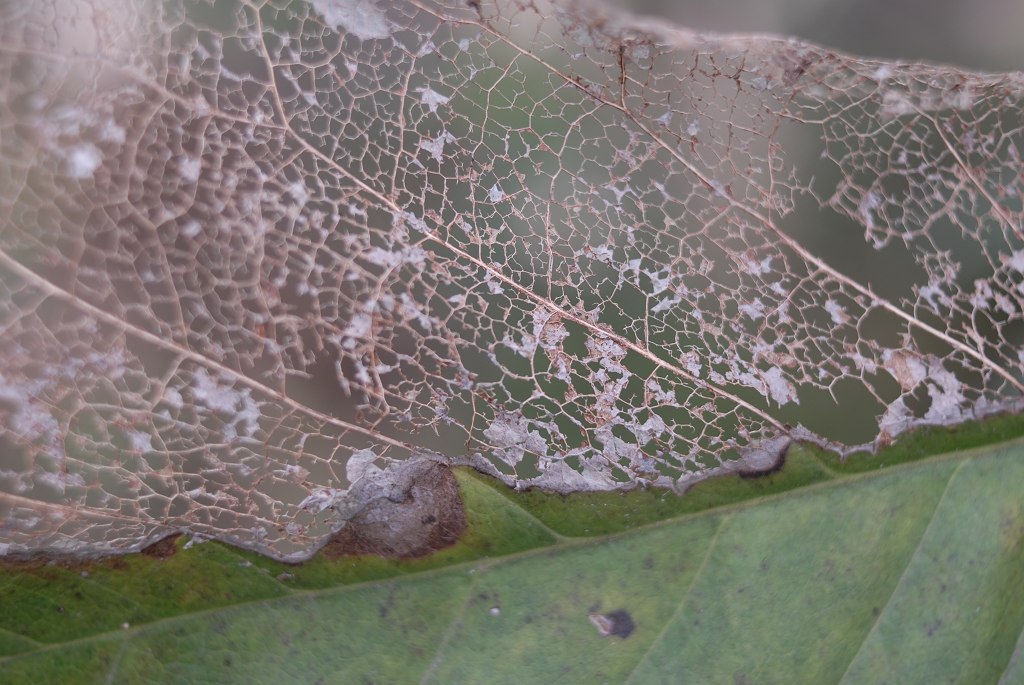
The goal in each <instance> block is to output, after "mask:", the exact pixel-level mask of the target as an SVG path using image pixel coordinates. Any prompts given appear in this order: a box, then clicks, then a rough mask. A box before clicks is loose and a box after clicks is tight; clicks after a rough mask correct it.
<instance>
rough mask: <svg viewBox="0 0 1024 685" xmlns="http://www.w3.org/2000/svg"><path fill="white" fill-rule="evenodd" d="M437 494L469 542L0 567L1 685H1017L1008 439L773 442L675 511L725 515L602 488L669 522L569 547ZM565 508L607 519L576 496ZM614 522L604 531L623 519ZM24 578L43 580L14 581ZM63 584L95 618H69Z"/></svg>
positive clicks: (1022, 539) (533, 526) (497, 501)
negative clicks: (779, 459) (853, 467)
mask: <svg viewBox="0 0 1024 685" xmlns="http://www.w3.org/2000/svg"><path fill="white" fill-rule="evenodd" d="M1004 421H1005V420H1004ZM996 432H997V433H998V432H999V430H998V426H997V430H996ZM925 442H927V439H926V440H925ZM905 451H907V452H913V451H914V450H913V449H912V448H911V449H909V450H905ZM893 456H896V457H898V456H899V455H898V454H894V453H892V452H890V453H888V454H884V455H882V456H881V457H880V458H879V459H880V460H881V459H885V458H887V457H893ZM897 460H898V459H897ZM879 463H880V462H876V463H875V464H874V465H875V466H876V467H877V466H878V465H879ZM838 468H839V469H842V467H841V466H839V467H838ZM808 474H816V475H815V476H814V477H808ZM459 481H460V484H461V487H462V489H463V494H464V497H465V499H466V504H467V516H468V519H469V522H470V532H469V533H468V537H467V538H466V539H465V540H464V541H462V542H461V543H460V544H459V545H457V546H456V547H455V548H452V549H451V550H447V551H446V552H443V553H441V554H438V555H434V556H432V557H429V558H426V559H421V560H412V561H401V562H395V561H391V562H388V561H384V560H380V559H340V560H328V559H323V558H318V559H316V560H315V561H313V562H310V563H307V564H304V565H299V566H292V567H286V566H284V565H281V564H278V563H277V562H272V561H269V560H266V559H264V558H260V557H255V556H252V557H250V556H244V557H243V556H241V555H239V554H238V553H237V552H235V551H232V550H230V549H229V548H227V547H223V546H221V545H219V544H218V543H209V544H205V545H199V546H195V547H193V548H191V549H187V550H185V549H179V550H178V552H177V553H176V554H175V555H174V556H173V557H171V558H170V559H168V560H166V561H160V560H158V559H154V558H152V557H146V556H143V555H138V556H133V557H126V558H124V559H123V560H120V561H119V562H113V561H105V562H99V563H96V564H94V565H93V566H91V567H90V568H89V570H88V576H87V577H83V573H82V570H84V569H81V568H79V567H76V568H69V567H61V566H58V565H50V566H42V567H38V568H35V569H31V568H23V569H21V570H20V571H19V572H17V573H13V574H12V573H8V574H7V575H6V576H5V580H4V583H5V584H4V586H3V587H4V590H3V592H4V594H3V597H4V607H5V612H4V619H3V620H4V627H5V629H6V630H9V631H14V632H16V633H20V634H21V635H22V636H24V638H26V639H24V640H23V639H22V638H21V637H14V636H13V633H12V639H13V642H12V643H11V645H10V646H8V643H7V642H3V643H0V645H2V646H4V647H5V649H6V650H7V651H8V652H13V651H21V652H22V653H20V654H17V655H12V656H8V657H5V658H3V659H2V660H0V680H3V682H6V683H22V682H25V683H28V682H32V683H38V682H61V683H76V682H82V683H93V682H119V683H137V682H147V683H148V682H168V683H178V682H216V683H230V682H238V683H262V682H266V683H279V682H325V683H327V682H336V683H362V682H372V683H417V682H425V683H484V682H486V683H503V682H507V683H548V682H570V683H583V682H587V683H589V682H608V683H663V682H664V683H676V682H700V683H815V684H817V683H840V682H842V683H881V682H890V683H916V682H920V683H934V682H962V683H996V682H1001V683H1010V682H1021V681H1022V680H1024V668H1022V664H1021V663H1020V662H1021V659H1020V657H1019V655H1018V654H1017V653H1018V652H1019V651H1022V650H1021V649H1019V648H1018V646H1017V643H1018V640H1019V638H1020V636H1021V630H1022V627H1024V584H1022V583H1021V579H1022V569H1024V565H1022V562H1024V503H1022V501H1021V498H1020V492H1019V483H1020V482H1022V481H1024V444H1022V443H1021V442H1019V441H1018V442H1011V443H1005V444H1003V445H1000V446H996V447H988V448H983V449H979V450H974V451H961V452H953V453H949V454H946V455H941V456H933V457H929V458H924V459H917V460H913V461H909V462H908V463H902V464H898V465H895V466H890V467H887V468H884V469H881V470H875V471H870V472H866V473H856V472H846V473H843V472H841V471H840V470H837V465H834V464H831V463H829V462H827V461H825V460H822V459H821V458H820V456H819V455H817V454H816V453H814V452H812V451H810V450H806V449H795V450H793V451H792V453H791V454H790V456H789V459H788V460H787V465H786V466H785V468H783V469H782V470H781V471H780V472H779V473H777V474H773V475H770V476H767V477H762V478H757V479H749V478H748V479H744V478H739V477H734V478H731V479H721V480H718V481H712V482H709V483H706V484H702V485H701V486H698V488H697V489H696V490H695V491H694V493H692V494H693V495H694V496H695V497H696V498H700V499H703V500H704V501H705V502H706V503H709V502H712V501H715V500H717V501H718V502H720V503H721V502H724V504H719V505H718V506H712V507H711V508H709V509H707V510H705V511H702V512H696V513H679V512H678V511H677V512H671V511H668V510H667V509H665V507H667V506H670V505H669V504H665V503H660V504H659V502H660V500H655V499H651V498H652V493H650V492H636V493H631V494H626V495H622V494H618V495H605V496H607V497H617V498H619V499H620V500H621V501H622V502H624V503H627V502H631V503H633V504H634V505H635V510H636V512H637V513H638V515H639V516H640V517H641V518H644V517H647V518H649V519H653V518H657V517H658V516H665V515H667V516H668V518H665V519H664V520H661V521H657V522H654V523H648V524H645V525H639V526H637V525H635V524H630V525H633V527H631V528H626V529H625V530H623V531H622V532H618V533H610V534H609V533H604V534H600V535H594V536H591V537H569V536H565V535H562V534H560V533H557V532H554V531H551V530H549V529H548V528H547V526H545V525H544V524H543V523H541V522H540V518H543V517H544V515H545V514H547V513H550V512H551V511H554V510H555V509H556V508H557V506H559V504H558V503H559V502H562V503H564V502H565V501H566V500H565V499H564V498H560V497H555V496H550V495H549V496H546V497H547V505H548V506H547V507H546V508H545V506H541V505H540V501H541V500H540V499H539V496H538V495H530V496H528V497H524V496H523V495H522V494H520V493H515V494H510V493H508V492H507V491H501V490H498V489H495V488H494V487H492V486H491V485H489V484H487V483H485V482H484V481H483V480H482V479H481V478H480V477H479V476H476V475H470V474H468V473H460V474H459ZM498 487H500V486H498ZM579 498H580V496H572V497H570V498H568V501H569V502H570V503H572V502H573V501H574V500H578V499H579ZM681 502H690V504H688V505H687V506H695V505H694V504H693V503H692V500H690V499H689V498H674V499H673V500H671V504H672V505H674V506H679V505H678V503H681ZM608 503H610V501H609V502H606V504H608ZM592 504H596V503H592ZM659 507H661V509H660V510H659ZM579 509H580V510H582V511H590V512H591V513H592V515H593V525H594V526H596V527H597V526H602V525H604V526H605V527H606V528H607V527H609V526H608V525H607V524H606V523H603V522H602V520H601V519H602V516H601V515H600V514H599V513H596V512H597V511H598V507H589V508H588V507H587V506H583V507H580V508H579ZM606 511H608V510H606ZM622 511H623V508H619V513H613V514H612V515H611V516H607V518H613V519H618V520H619V522H620V524H621V525H622V526H624V525H626V524H622V520H623V514H622ZM538 516H539V517H540V518H538ZM568 525H569V526H570V527H571V526H572V525H576V524H573V523H570V524H568ZM612 527H614V526H612ZM620 527H621V526H620ZM183 546H184V545H183V543H182V541H180V540H179V541H178V547H179V548H181V547H183ZM117 564H121V565H123V566H125V568H122V569H120V570H119V569H117V568H115V566H116V565H117ZM283 569H287V571H284V572H287V573H288V574H289V576H281V575H280V573H281V572H282V570H283ZM399 574H401V575H399ZM243 576H244V577H247V578H248V580H244V579H243ZM396 576H398V577H396ZM72 578H77V579H78V581H81V582H79V583H77V585H71V584H69V580H70V579H72ZM40 579H46V580H47V581H48V582H49V586H48V588H45V589H39V590H38V591H36V592H29V591H28V589H29V588H30V587H31V584H32V582H33V581H36V582H38V581H39V580H40ZM119 583H120V588H119V589H118V587H119V586H118V584H119ZM185 586H190V588H188V587H185ZM74 588H77V590H76V589H74ZM218 588H220V589H218ZM227 588H230V591H229V594H231V595H232V596H230V597H228V596H226V595H224V594H223V591H224V590H225V589H227ZM75 591H80V592H90V593H91V594H90V595H89V596H88V597H87V598H86V599H85V600H84V601H83V604H84V605H86V606H94V608H95V609H96V613H97V615H98V614H99V611H100V610H101V609H102V610H103V612H104V618H105V619H106V620H107V621H108V623H106V624H105V623H103V622H102V621H93V620H92V619H91V618H90V617H89V616H88V615H87V612H85V613H82V612H81V610H80V609H79V610H77V611H78V613H76V611H72V610H70V607H69V606H68V605H69V604H73V600H72V596H73V593H74V592H75ZM69 593H70V594H69ZM105 595H107V596H105ZM12 598H13V599H12ZM47 602H49V604H50V605H52V604H53V603H54V602H63V603H64V605H65V608H64V613H63V614H61V613H58V612H54V611H52V609H50V607H49V606H48V605H47ZM175 602H178V603H177V604H176V603H175ZM32 611H36V612H38V613H40V614H44V615H45V614H48V616H49V618H48V619H45V620H44V618H40V619H39V620H37V621H35V622H33V621H31V620H29V614H30V613H31V612H32ZM627 616H628V618H627ZM58 617H59V618H58ZM122 620H124V621H125V622H127V623H128V624H129V625H128V627H127V628H122V627H118V625H110V624H109V622H111V621H114V622H120V621H122ZM60 625H63V626H64V628H63V629H61V628H59V626H60ZM70 626H75V627H74V628H72V627H70ZM602 629H603V630H602ZM602 633H607V634H602ZM2 634H4V635H6V634H7V633H2ZM29 639H31V640H34V641H37V642H29V641H28V640H29ZM39 643H46V644H45V645H41V644H39ZM1000 678H1002V679H1001V680H1000Z"/></svg>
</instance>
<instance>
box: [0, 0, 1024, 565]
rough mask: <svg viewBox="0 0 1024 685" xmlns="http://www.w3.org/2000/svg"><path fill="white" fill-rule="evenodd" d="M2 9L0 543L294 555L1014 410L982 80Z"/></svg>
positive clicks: (407, 27) (1017, 378)
mask: <svg viewBox="0 0 1024 685" xmlns="http://www.w3.org/2000/svg"><path fill="white" fill-rule="evenodd" d="M0 12H2V16H0V321H2V328H0V359H2V365H0V374H2V376H0V420H2V423H0V428H2V441H3V447H2V448H3V450H4V452H3V455H4V456H3V462H2V468H0V511H2V513H3V521H4V522H3V524H0V525H2V528H0V540H2V541H3V542H2V545H3V546H4V547H3V549H4V550H6V551H8V552H27V551H33V550H44V551H49V552H55V551H63V552H68V553H75V554H88V553H96V552H102V551H126V550H131V549H137V548H139V547H140V546H142V545H143V544H145V543H146V542H148V541H150V540H152V539H154V538H156V537H160V536H162V535H164V534H166V533H167V532H168V531H170V530H187V531H190V532H192V533H194V534H197V535H202V536H209V537H218V538H221V539H224V540H227V541H229V542H232V543H235V544H239V545H243V546H246V547H250V548H253V549H257V550H260V551H262V552H265V553H268V554H271V555H273V556H275V557H278V558H281V559H300V558H304V557H306V556H308V555H309V554H311V553H312V552H313V551H314V550H315V549H316V548H317V547H318V546H320V545H321V544H322V543H323V542H324V541H325V539H326V538H327V537H328V536H329V535H330V534H331V533H332V532H335V531H337V530H338V529H339V528H340V527H341V526H343V525H344V522H345V520H346V519H347V518H348V517H350V516H352V515H353V513H354V512H355V511H357V510H358V509H359V508H360V507H362V506H363V505H365V504H366V502H367V501H368V500H369V499H372V498H375V497H382V496H388V493H389V492H390V490H389V488H392V487H393V485H392V484H391V482H390V481H389V474H392V473H393V472H394V464H397V463H403V460H408V459H410V458H415V459H421V458H428V459H438V460H447V461H450V462H453V463H468V464H472V465H474V466H476V467H477V468H480V469H482V470H484V471H487V472H490V473H492V474H494V475H497V476H498V477H500V478H502V479H503V480H504V481H506V482H507V483H509V484H512V485H516V486H520V487H524V486H529V485H539V486H543V487H546V488H551V489H556V490H561V491H567V492H568V491H578V490H588V489H613V488H624V487H632V486H635V485H637V484H654V485H658V486H667V487H673V488H676V489H678V490H682V489H685V488H686V487H687V486H688V485H689V484H691V483H693V482H695V481H697V480H699V479H702V478H705V477H707V476H709V475H711V474H714V473H719V472H723V471H729V470H736V469H763V468H766V467H769V466H771V464H772V463H774V461H775V460H776V459H777V458H778V455H779V453H780V452H781V451H782V450H784V449H785V448H786V446H787V445H788V444H790V442H792V441H793V440H803V441H808V442H811V443H815V444H818V445H821V446H825V447H828V448H830V449H833V450H835V451H838V452H840V453H842V454H848V453H851V452H854V451H857V450H860V449H870V448H872V447H874V446H877V445H879V444H884V443H887V442H889V441H891V440H892V439H893V438H895V437H896V436H897V435H899V434H900V433H902V432H904V431H906V430H908V429H909V428H912V427H914V426H918V425H922V424H941V425H951V424H955V423H957V422H960V421H963V420H966V419H969V418H974V417H978V416H983V415H986V414H990V413H993V412H997V411H1004V410H1013V409H1017V408H1019V406H1020V401H1021V391H1022V389H1024V368H1022V367H1024V343H1022V341H1024V314H1022V312H1024V236H1022V228H1021V217H1022V214H1024V212H1022V199H1021V198H1022V195H1021V193H1022V191H1024V188H1022V186H1024V174H1022V172H1021V162H1020V152H1019V149H1020V147H1021V146H1022V145H1024V140H1022V138H1024V135H1022V128H1024V124H1022V121H1021V115H1020V112H1021V111H1022V110H1021V106H1020V105H1021V99H1022V94H1024V78H1022V77H1021V75H1020V74H1008V75H999V76H989V75H980V74H971V73H966V72H962V71H959V70H955V69H951V68H943V67H930V66H918V65H899V64H891V63H884V62H877V61H870V60H864V59H857V58H853V57H849V56H846V55H841V54H837V53H834V52H832V51H829V50H827V49H824V48H820V47H817V46H813V45H808V44H805V43H801V42H798V41H791V40H783V39H774V38H766V37H742V36H739V37H735V36H716V35H701V34H693V33H688V32H685V31H676V30H670V29H666V28H664V27H661V26H653V25H650V24H645V23H642V22H637V21H633V20H630V19H628V18H623V17H609V16H604V15H602V14H600V13H598V12H596V11H593V10H589V9H587V8H582V9H573V10H567V9H565V8H564V7H561V6H556V5H549V4H545V3H529V4H526V3H524V4H523V5H522V6H521V5H520V3H517V2H513V1H509V2H504V1H502V2H498V3H482V4H480V5H479V6H478V3H458V2H453V3H451V4H450V5H446V4H443V3H435V2H429V1H422V2H421V1H419V0H410V1H408V2H397V3H383V2H379V3H378V2H376V1H375V0H345V1H343V0H311V1H310V2H289V3H283V2H280V3H278V2H252V3H249V2H217V3H212V2H204V1H199V0H196V1H186V0H174V1H172V2H151V3H134V4H132V5H130V6H124V5H123V4H122V3H114V2H107V1H106V0H91V1H90V2H75V3H71V2H43V1H41V0H40V1H38V2H29V3H14V4H10V5H9V6H6V7H4V8H3V9H2V10H0Z"/></svg>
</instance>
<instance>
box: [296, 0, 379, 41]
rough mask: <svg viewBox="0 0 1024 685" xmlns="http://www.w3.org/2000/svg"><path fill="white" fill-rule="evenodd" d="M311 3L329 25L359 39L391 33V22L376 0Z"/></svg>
mask: <svg viewBox="0 0 1024 685" xmlns="http://www.w3.org/2000/svg"><path fill="white" fill-rule="evenodd" d="M310 4H311V5H312V6H313V9H315V10H316V11H317V12H318V13H319V14H320V16H321V17H323V20H324V22H326V23H327V25H328V26H330V27H331V28H333V29H334V30H336V31H339V32H341V33H349V34H352V35H353V36H355V37H356V38H358V39H359V40H374V39H380V38H387V37H389V36H390V35H391V31H392V28H391V22H389V21H388V17H387V14H386V13H385V11H384V9H383V8H382V7H381V6H380V5H379V4H378V3H377V2H376V0H310Z"/></svg>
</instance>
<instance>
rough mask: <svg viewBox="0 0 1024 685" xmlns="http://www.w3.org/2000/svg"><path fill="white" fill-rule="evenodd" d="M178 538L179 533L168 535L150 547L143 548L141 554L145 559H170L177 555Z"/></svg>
mask: <svg viewBox="0 0 1024 685" xmlns="http://www.w3.org/2000/svg"><path fill="white" fill-rule="evenodd" d="M180 537H181V533H172V534H171V535H168V536H167V537H165V538H160V539H159V540H157V541H156V542H154V543H153V544H152V545H149V546H148V547H143V548H142V554H145V555H146V556H147V557H153V558H154V559H159V560H160V561H164V560H165V559H170V558H171V557H173V556H174V555H175V554H177V553H178V545H177V542H178V538H180Z"/></svg>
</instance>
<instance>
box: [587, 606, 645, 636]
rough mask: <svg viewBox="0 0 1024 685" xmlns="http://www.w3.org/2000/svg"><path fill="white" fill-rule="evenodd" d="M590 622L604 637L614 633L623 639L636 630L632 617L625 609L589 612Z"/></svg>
mask: <svg viewBox="0 0 1024 685" xmlns="http://www.w3.org/2000/svg"><path fill="white" fill-rule="evenodd" d="M590 622H591V623H593V624H594V626H595V627H596V628H597V632H599V633H601V635H603V636H604V637H609V636H611V635H614V636H615V637H620V638H622V639H623V640H625V639H626V638H627V637H629V636H630V635H632V634H633V631H634V630H636V624H635V623H634V622H633V617H632V616H630V615H629V612H628V611H626V610H625V609H616V610H615V611H611V612H608V613H607V614H590Z"/></svg>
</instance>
